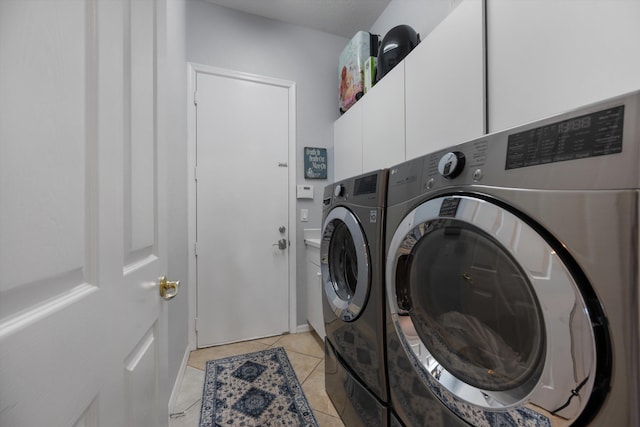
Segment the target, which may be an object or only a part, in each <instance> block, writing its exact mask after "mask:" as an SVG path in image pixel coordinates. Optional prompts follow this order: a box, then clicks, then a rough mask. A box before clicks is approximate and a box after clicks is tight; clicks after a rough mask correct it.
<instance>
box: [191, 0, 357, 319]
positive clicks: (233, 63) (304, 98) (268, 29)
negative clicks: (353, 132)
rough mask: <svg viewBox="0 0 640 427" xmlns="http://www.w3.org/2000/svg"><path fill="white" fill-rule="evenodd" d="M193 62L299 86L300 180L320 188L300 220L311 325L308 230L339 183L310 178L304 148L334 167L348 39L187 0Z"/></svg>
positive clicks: (302, 291)
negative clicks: (323, 154)
mask: <svg viewBox="0 0 640 427" xmlns="http://www.w3.org/2000/svg"><path fill="white" fill-rule="evenodd" d="M186 4H187V8H186V12H187V13H186V19H187V21H186V22H187V37H186V46H187V60H188V61H189V62H194V63H199V64H205V65H210V66H216V67H221V68H226V69H229V70H235V71H241V72H247V73H252V74H259V75H263V76H268V77H275V78H279V79H285V80H291V81H294V82H296V92H297V112H296V114H297V145H298V147H297V157H296V161H297V162H298V164H297V171H296V175H297V182H298V183H299V184H303V183H306V184H310V185H313V186H314V189H315V192H314V194H315V199H314V200H313V201H304V200H301V201H298V203H297V205H298V209H297V212H298V215H299V214H300V209H303V208H304V209H309V222H305V223H301V222H299V220H298V221H297V242H296V243H297V247H298V253H297V276H298V284H297V305H298V307H297V318H298V324H299V325H303V324H305V325H306V306H305V297H306V288H305V286H304V284H305V277H306V276H305V271H306V263H305V256H304V255H305V254H304V240H303V231H302V230H303V229H304V228H319V227H320V225H321V224H320V222H321V220H322V208H321V199H322V192H323V189H324V186H325V185H327V184H328V183H329V182H332V181H333V171H332V170H331V167H329V171H328V175H329V177H328V178H329V179H327V180H309V181H306V180H305V179H304V174H303V154H302V153H303V149H304V147H323V148H328V149H329V150H328V154H329V159H328V165H332V164H333V131H332V129H333V122H334V121H335V120H336V119H337V118H338V116H339V111H338V95H337V92H338V70H337V69H338V56H339V55H340V52H341V51H342V49H343V48H344V46H345V45H346V44H347V42H348V39H346V38H343V37H338V36H333V35H330V34H327V33H323V32H320V31H315V30H310V29H305V28H302V27H297V26H293V25H289V24H284V23H281V22H278V21H273V20H269V19H264V18H261V17H257V16H253V15H248V14H245V13H240V12H236V11H233V10H230V9H227V8H224V7H220V6H217V5H213V4H210V3H207V2H205V1H201V0H189V1H187V3H186ZM249 179H251V178H249Z"/></svg>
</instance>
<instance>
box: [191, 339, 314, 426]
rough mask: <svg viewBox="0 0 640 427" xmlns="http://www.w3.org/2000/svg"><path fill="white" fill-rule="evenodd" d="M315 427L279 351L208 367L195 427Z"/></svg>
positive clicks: (221, 361)
mask: <svg viewBox="0 0 640 427" xmlns="http://www.w3.org/2000/svg"><path fill="white" fill-rule="evenodd" d="M229 426H233V427H236V426H238V427H258V426H261V427H276V426H278V427H279V426H287V427H318V421H317V420H316V418H315V416H314V415H313V411H312V410H311V407H310V406H309V402H307V398H306V397H305V395H304V392H303V391H302V386H301V385H300V382H299V381H298V378H297V377H296V374H295V372H294V371H293V368H292V367H291V363H290V362H289V358H288V357H287V353H286V352H285V350H284V348H282V347H276V348H271V349H268V350H263V351H258V352H255V353H247V354H241V355H239V356H231V357H226V358H224V359H218V360H210V361H208V362H207V366H206V368H205V377H204V389H203V392H202V409H201V411H200V427H229Z"/></svg>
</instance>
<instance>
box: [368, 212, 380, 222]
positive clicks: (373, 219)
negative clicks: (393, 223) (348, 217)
mask: <svg viewBox="0 0 640 427" xmlns="http://www.w3.org/2000/svg"><path fill="white" fill-rule="evenodd" d="M377 221H378V211H376V210H372V211H371V212H369V222H371V223H374V222H377Z"/></svg>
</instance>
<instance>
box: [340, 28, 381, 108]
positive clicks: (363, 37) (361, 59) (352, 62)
mask: <svg viewBox="0 0 640 427" xmlns="http://www.w3.org/2000/svg"><path fill="white" fill-rule="evenodd" d="M379 44H380V38H379V37H378V36H377V35H375V34H371V33H368V32H366V31H358V32H357V33H356V35H355V36H353V38H352V39H351V41H349V43H348V44H347V46H346V47H345V48H344V50H343V51H342V53H341V54H340V59H339V63H338V79H339V87H338V96H339V101H338V106H339V108H340V113H344V112H345V111H347V110H348V109H349V108H350V107H351V106H352V105H353V104H355V103H356V101H357V100H358V99H360V98H361V97H362V95H364V93H365V92H366V91H367V89H368V88H371V85H372V83H373V76H374V72H375V58H376V56H377V55H378V46H379Z"/></svg>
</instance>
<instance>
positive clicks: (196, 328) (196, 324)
mask: <svg viewBox="0 0 640 427" xmlns="http://www.w3.org/2000/svg"><path fill="white" fill-rule="evenodd" d="M193 327H194V329H195V330H196V332H198V318H197V317H196V318H195V319H194V322H193Z"/></svg>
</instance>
